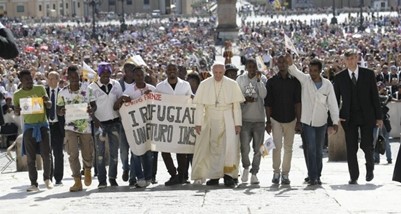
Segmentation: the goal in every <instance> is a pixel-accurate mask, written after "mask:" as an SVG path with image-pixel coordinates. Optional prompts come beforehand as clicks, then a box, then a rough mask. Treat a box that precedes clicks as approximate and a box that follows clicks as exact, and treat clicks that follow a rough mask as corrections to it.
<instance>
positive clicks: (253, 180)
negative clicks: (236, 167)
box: [251, 174, 259, 184]
mask: <svg viewBox="0 0 401 214" xmlns="http://www.w3.org/2000/svg"><path fill="white" fill-rule="evenodd" d="M251 184H259V179H258V177H257V176H256V175H254V174H252V176H251Z"/></svg>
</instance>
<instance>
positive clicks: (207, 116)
mask: <svg viewBox="0 0 401 214" xmlns="http://www.w3.org/2000/svg"><path fill="white" fill-rule="evenodd" d="M355 22H356V20H353V19H351V20H349V22H346V23H342V24H340V25H334V26H333V25H330V24H329V23H328V22H327V20H326V21H325V20H313V21H311V22H310V23H306V22H302V21H295V20H292V21H284V22H267V23H243V25H242V26H241V32H240V36H239V40H238V42H237V45H236V46H235V45H234V48H238V51H239V53H240V56H241V59H242V60H241V61H242V63H243V64H244V65H245V69H244V70H242V71H240V70H239V69H237V68H236V66H234V65H232V64H224V63H214V61H215V59H216V55H217V52H216V48H215V46H214V41H215V38H214V30H213V29H214V24H215V23H214V22H211V21H209V20H207V21H205V20H196V21H190V20H178V19H176V20H173V22H171V23H161V22H158V21H148V22H143V23H142V24H137V25H135V26H133V25H132V26H128V28H127V30H125V31H124V32H120V29H119V27H117V26H113V25H105V26H100V27H99V28H98V32H101V34H98V35H97V36H96V37H95V38H93V37H92V32H91V29H88V28H87V27H86V26H80V25H73V26H62V25H61V26H60V25H45V26H39V25H38V26H35V27H29V26H19V25H12V24H10V23H9V24H7V23H6V24H5V26H6V27H8V28H9V29H10V30H11V31H12V32H13V33H14V35H15V36H16V37H17V42H16V43H17V44H18V47H19V52H20V53H19V56H18V57H16V58H14V59H12V60H4V59H1V61H0V68H1V72H2V79H1V85H2V88H1V89H0V90H1V91H2V94H3V95H4V96H5V98H6V99H5V100H9V101H11V100H12V101H13V104H14V105H13V106H12V107H11V106H10V108H8V109H11V110H12V111H10V112H7V113H14V114H15V115H16V117H14V119H15V121H14V122H16V123H18V122H17V120H18V116H19V115H20V114H23V115H24V119H23V120H24V124H23V125H19V126H20V127H19V128H20V129H21V132H22V133H23V134H24V138H23V139H24V144H25V153H26V154H27V155H28V168H29V178H30V181H31V186H30V187H29V188H28V191H38V183H37V171H36V167H35V157H36V156H35V154H36V149H37V148H36V147H38V145H39V147H40V150H41V155H42V158H43V161H44V180H45V183H46V186H47V188H52V187H53V182H55V184H61V183H62V180H63V177H64V173H63V172H64V169H63V144H64V142H65V145H64V149H65V150H66V151H67V154H68V156H69V158H68V159H69V162H70V167H71V171H72V172H73V175H72V176H73V178H74V185H73V186H71V187H70V191H71V192H75V191H81V190H82V188H83V187H82V186H83V185H82V178H81V177H82V175H83V176H84V184H85V185H87V186H88V185H91V183H92V170H91V168H92V167H93V168H95V169H96V171H95V174H96V175H97V177H98V180H99V184H98V187H99V188H106V187H107V186H108V185H110V186H118V184H117V182H116V178H117V175H118V163H119V159H121V162H122V168H123V172H122V180H123V181H125V182H129V185H130V186H136V187H139V188H143V187H146V186H149V185H150V184H151V183H156V182H157V180H156V174H157V157H158V153H157V152H151V151H149V152H147V153H145V154H144V155H141V156H136V155H134V154H132V153H131V152H130V149H129V146H128V142H127V139H126V137H125V133H124V129H123V128H122V124H121V120H120V116H119V113H118V110H119V108H120V107H121V106H122V105H123V103H124V102H130V100H132V99H136V98H138V97H139V96H141V95H143V94H147V93H151V92H157V93H163V94H171V95H183V96H191V95H192V96H194V104H196V106H197V107H196V113H195V115H196V116H195V129H196V132H197V134H198V135H199V137H198V138H197V143H196V144H195V150H194V154H193V156H192V155H190V154H177V161H178V166H177V167H176V166H175V165H174V163H173V160H172V158H171V154H170V153H166V152H163V153H162V158H163V161H164V163H165V164H166V168H167V170H168V172H169V174H170V175H171V178H170V179H169V180H168V181H167V182H165V185H177V184H182V183H186V182H188V179H189V178H191V179H192V180H195V183H196V184H203V183H204V182H205V181H206V179H209V180H208V181H207V182H206V184H207V185H218V184H219V179H220V178H224V184H225V185H226V186H230V187H232V186H234V185H235V184H236V183H237V182H238V174H239V161H240V156H241V157H242V158H241V160H242V166H243V168H244V169H243V171H242V173H241V180H242V182H248V179H249V173H251V181H250V183H252V184H258V183H259V180H258V178H257V173H258V171H259V165H260V156H261V154H260V152H259V148H260V146H261V145H262V143H263V139H264V135H265V131H267V132H268V133H272V135H273V141H274V143H275V146H276V149H275V150H274V151H273V155H272V156H273V179H272V183H274V184H278V183H280V180H281V184H284V185H286V184H290V177H289V173H290V169H291V156H292V144H293V140H294V135H295V133H296V132H301V130H302V131H303V133H304V138H303V139H304V140H305V141H306V143H305V142H304V143H305V148H304V149H305V151H306V155H305V159H306V162H307V169H308V177H307V180H308V182H309V184H310V185H316V184H321V180H320V176H321V170H322V162H321V159H322V156H321V153H322V151H321V145H322V144H323V143H324V140H325V138H326V137H325V136H324V133H325V132H326V129H328V126H329V127H330V129H331V130H333V132H336V131H337V129H338V128H337V125H339V123H342V125H343V126H346V127H347V128H346V129H345V130H346V142H347V144H346V145H347V155H348V166H349V171H350V181H349V183H350V184H356V183H357V180H358V177H359V169H358V163H357V159H356V152H357V150H358V137H357V131H358V129H360V130H361V135H362V139H361V148H362V150H363V151H364V152H365V158H366V162H367V165H366V169H367V170H366V171H367V174H366V180H367V181H371V180H372V179H373V178H374V174H373V168H374V162H375V161H376V162H377V158H378V157H377V156H375V158H376V160H374V157H373V156H374V155H373V141H374V139H373V128H374V126H377V127H379V128H381V129H383V127H384V126H383V119H384V118H383V113H382V109H381V106H380V102H379V93H378V89H377V87H376V81H379V82H380V83H379V86H384V87H385V88H388V90H387V91H388V92H387V91H386V92H383V93H385V95H388V96H390V97H392V99H395V100H398V99H399V98H398V97H399V96H398V90H399V88H400V87H398V86H399V83H400V77H399V76H400V74H399V68H400V67H401V64H400V59H401V58H400V57H401V53H400V52H401V43H400V42H399V41H398V37H399V35H398V33H399V31H400V30H401V28H399V26H398V25H399V18H394V17H380V18H378V19H374V20H373V19H372V20H370V19H369V20H367V26H369V30H370V31H369V30H368V31H365V32H363V33H355V32H353V31H352V29H351V28H352V27H353V26H354V23H355ZM284 34H286V35H289V36H290V37H291V38H292V40H293V43H294V44H295V46H296V48H297V49H298V52H299V55H293V56H291V55H290V54H285V53H283V52H284V50H285V47H284ZM43 35H45V36H43ZM1 50H2V51H3V50H5V49H3V48H2V49H1ZM345 50H348V51H345ZM234 52H235V51H234ZM10 53H11V52H10ZM138 55H139V56H141V57H142V59H143V61H144V62H145V63H146V65H145V66H141V67H140V66H138V65H137V64H135V62H132V61H129V60H128V59H129V58H130V57H132V56H138ZM230 56H231V55H230ZM258 57H260V58H261V59H262V60H263V63H262V64H260V63H259V61H258V60H256V59H255V58H258ZM4 58H7V57H4ZM8 58H12V57H8ZM317 59H320V60H317ZM84 62H85V63H86V64H87V65H89V67H92V68H97V69H95V70H96V71H97V72H96V73H97V75H98V79H97V80H95V79H92V78H91V77H88V76H83V75H82V74H81V73H80V70H82V67H83V66H81V65H83V63H84ZM227 62H230V61H227ZM357 63H359V64H357ZM362 67H368V68H369V69H367V70H364V69H362ZM343 70H344V71H345V72H342V73H340V71H343ZM389 70H390V71H389ZM320 71H322V74H323V76H325V77H326V78H327V79H328V80H327V81H326V79H322V78H320ZM348 71H349V73H350V74H349V75H348ZM351 73H352V74H354V73H355V74H356V75H355V77H354V76H352V75H351ZM337 74H338V75H337ZM224 75H226V76H227V77H225V76H224ZM210 76H212V77H210ZM208 77H210V78H208ZM293 77H295V78H293ZM347 78H348V80H347ZM354 78H355V81H354ZM330 81H331V82H334V83H335V84H334V87H333V85H332V84H331V82H330ZM357 82H364V83H365V82H366V84H361V83H359V84H357ZM40 85H43V86H45V87H42V86H40ZM360 85H363V86H364V87H366V88H363V87H362V89H361V88H360ZM45 88H46V90H45ZM351 92H352V93H351ZM364 93H368V94H364ZM386 93H387V94H386ZM317 95H319V96H317ZM393 96H394V97H393ZM29 97H43V100H42V103H39V104H38V105H39V106H38V108H37V109H36V110H35V111H38V112H39V113H38V114H29V113H27V111H28V110H27V109H26V107H25V106H23V105H22V104H21V99H25V98H29ZM365 97H369V98H367V99H365ZM283 98H284V99H283ZM359 98H363V99H359ZM340 99H342V101H343V106H344V103H346V106H347V107H346V108H344V107H343V108H342V109H341V110H339V109H338V105H337V104H338V101H339V100H340ZM360 100H363V101H360ZM24 102H25V101H24ZM29 102H31V101H29ZM32 102H33V101H32ZM307 103H310V105H311V108H301V104H302V106H304V105H306V104H307ZM70 104H87V106H88V107H87V111H88V114H89V116H90V118H91V121H88V120H74V121H67V120H68V118H65V117H64V115H65V114H66V111H67V112H68V110H67V109H66V106H67V105H68V106H69V105H70ZM312 104H313V106H312ZM6 105H10V102H8V104H6ZM100 107H101V108H100ZM8 109H7V110H8ZM28 109H29V108H28ZM45 109H47V110H45ZM31 110H32V111H33V109H31ZM327 110H330V111H329V112H330V116H331V117H330V118H331V120H329V121H331V123H329V124H327V121H328V120H327V116H328V114H327ZM361 110H362V111H361ZM308 111H310V112H308ZM361 112H362V113H361ZM305 115H312V116H305ZM48 130H49V131H48ZM106 137H107V138H108V140H107V142H108V143H109V157H106V154H107V153H105V143H104V142H105V141H106V140H105V138H106ZM78 139H79V140H78ZM36 142H40V143H39V144H36ZM250 142H252V144H251V143H250ZM201 143H203V144H201ZM79 144H81V145H80V146H79ZM205 145H208V146H207V147H205ZM238 145H239V146H238ZM79 147H80V148H81V155H82V163H83V166H81V161H80V160H79V149H78V148H79ZM251 148H252V151H253V160H252V161H250V160H249V152H250V151H251ZM282 148H283V150H284V152H283V153H284V156H283V161H282V160H281V159H282V158H281V149H282ZM93 154H94V155H93ZM387 158H388V159H387V161H389V163H390V162H391V159H389V157H387ZM390 158H391V155H390ZM107 159H109V168H108V170H109V173H107V170H106V167H105V165H106V163H105V161H106V160H107ZM192 159H193V161H192ZM190 163H192V173H190V172H189V165H190ZM217 163H219V164H217ZM82 169H83V170H82ZM81 170H82V171H81ZM397 179H399V178H397ZM107 180H108V182H107Z"/></svg>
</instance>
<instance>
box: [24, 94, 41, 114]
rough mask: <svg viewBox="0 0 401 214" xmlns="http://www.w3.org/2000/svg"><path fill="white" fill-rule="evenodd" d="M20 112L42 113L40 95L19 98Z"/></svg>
mask: <svg viewBox="0 0 401 214" xmlns="http://www.w3.org/2000/svg"><path fill="white" fill-rule="evenodd" d="M19 102H20V106H21V114H22V115H25V114H43V113H44V112H45V108H44V105H43V98H42V97H30V98H21V99H20V101H19Z"/></svg>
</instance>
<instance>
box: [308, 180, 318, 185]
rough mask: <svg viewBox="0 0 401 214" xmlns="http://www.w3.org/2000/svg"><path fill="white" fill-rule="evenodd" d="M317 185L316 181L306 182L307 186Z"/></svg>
mask: <svg viewBox="0 0 401 214" xmlns="http://www.w3.org/2000/svg"><path fill="white" fill-rule="evenodd" d="M317 184H318V183H317V180H310V181H309V182H308V186H315V185H317Z"/></svg>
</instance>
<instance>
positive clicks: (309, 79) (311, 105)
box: [286, 54, 339, 185]
mask: <svg viewBox="0 0 401 214" xmlns="http://www.w3.org/2000/svg"><path fill="white" fill-rule="evenodd" d="M286 60H287V63H288V65H289V69H288V71H289V73H290V74H291V75H293V76H294V77H296V78H297V79H298V80H299V82H300V83H301V87H302V95H301V100H302V113H301V122H302V131H303V132H304V135H305V139H306V142H305V143H306V145H307V146H306V148H307V154H308V155H307V156H308V158H307V165H308V177H309V184H310V185H316V184H319V185H320V184H321V180H320V176H321V172H322V168H323V164H322V152H323V151H322V150H323V144H324V139H325V133H326V131H327V118H328V114H327V109H328V110H329V111H330V116H331V119H332V121H333V129H334V131H335V132H337V129H338V125H337V124H338V122H339V110H338V106H337V99H336V94H335V92H334V88H333V85H332V84H331V82H330V81H329V80H328V79H324V78H322V76H321V75H320V72H321V71H322V67H323V65H322V62H321V61H320V60H318V59H312V60H311V61H310V63H309V74H304V73H303V72H302V71H300V70H298V69H297V67H296V66H295V65H294V64H293V59H292V58H291V55H289V54H287V55H286ZM306 148H305V149H306Z"/></svg>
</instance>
